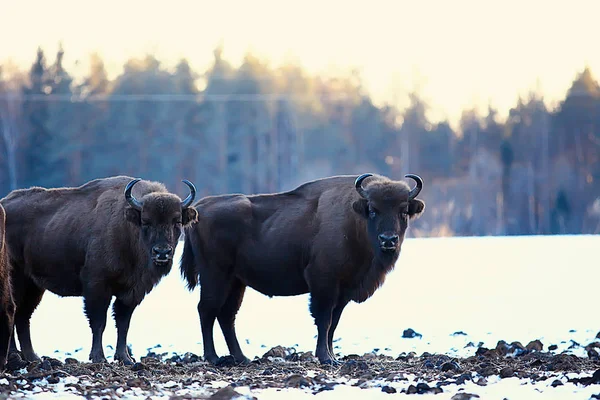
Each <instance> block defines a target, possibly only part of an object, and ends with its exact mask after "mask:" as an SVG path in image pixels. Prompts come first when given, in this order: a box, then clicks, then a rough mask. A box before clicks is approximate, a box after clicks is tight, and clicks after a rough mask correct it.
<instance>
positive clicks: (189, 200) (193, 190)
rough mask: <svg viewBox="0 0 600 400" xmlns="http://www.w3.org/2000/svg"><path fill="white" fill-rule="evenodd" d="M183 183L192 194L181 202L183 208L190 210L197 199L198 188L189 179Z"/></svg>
mask: <svg viewBox="0 0 600 400" xmlns="http://www.w3.org/2000/svg"><path fill="white" fill-rule="evenodd" d="M181 182H183V183H185V184H186V185H187V186H188V187H189V188H190V194H188V197H186V198H185V199H184V200H183V201H182V202H181V208H188V207H189V206H191V205H192V203H193V202H194V199H195V198H196V186H194V184H193V183H192V182H190V181H188V180H187V179H184V180H182V181H181Z"/></svg>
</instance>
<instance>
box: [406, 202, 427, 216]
mask: <svg viewBox="0 0 600 400" xmlns="http://www.w3.org/2000/svg"><path fill="white" fill-rule="evenodd" d="M423 210H425V203H424V202H423V201H421V200H419V199H414V200H411V201H410V203H408V216H409V217H410V218H411V219H412V218H416V217H419V216H420V215H421V213H422V212H423Z"/></svg>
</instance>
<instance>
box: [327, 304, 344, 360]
mask: <svg viewBox="0 0 600 400" xmlns="http://www.w3.org/2000/svg"><path fill="white" fill-rule="evenodd" d="M347 304H348V302H347V301H340V302H339V303H338V305H337V306H336V307H335V308H334V309H333V313H332V316H331V326H330V327H329V334H328V337H327V345H328V347H329V352H330V354H331V358H332V359H334V360H335V354H334V353H333V335H334V333H335V329H336V328H337V326H338V323H339V322H340V317H341V316H342V312H343V311H344V308H345V307H346V305H347Z"/></svg>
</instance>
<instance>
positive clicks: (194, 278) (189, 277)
mask: <svg viewBox="0 0 600 400" xmlns="http://www.w3.org/2000/svg"><path fill="white" fill-rule="evenodd" d="M195 234H196V233H195V232H194V228H188V229H187V230H186V232H185V237H184V241H183V254H182V255H181V264H180V266H179V269H180V270H181V276H182V277H183V278H184V279H185V280H186V282H187V287H188V289H189V290H193V289H194V288H195V287H196V286H198V269H197V268H196V257H195V255H194V246H195V243H194V240H193V238H192V236H193V235H195Z"/></svg>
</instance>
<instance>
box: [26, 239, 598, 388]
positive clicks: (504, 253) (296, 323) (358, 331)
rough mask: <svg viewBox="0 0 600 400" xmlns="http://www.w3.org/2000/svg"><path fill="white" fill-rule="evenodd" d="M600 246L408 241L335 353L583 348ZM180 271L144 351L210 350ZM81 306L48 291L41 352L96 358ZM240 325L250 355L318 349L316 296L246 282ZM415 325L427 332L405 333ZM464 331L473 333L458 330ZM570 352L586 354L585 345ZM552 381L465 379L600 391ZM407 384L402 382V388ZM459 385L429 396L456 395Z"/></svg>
mask: <svg viewBox="0 0 600 400" xmlns="http://www.w3.org/2000/svg"><path fill="white" fill-rule="evenodd" d="M598 249H600V236H553V237H541V236H540V237H486V238H435V239H407V240H406V241H405V244H404V245H403V251H402V254H401V256H400V260H399V262H398V264H397V266H396V269H395V270H394V271H393V272H392V273H391V274H390V275H389V276H388V279H387V281H386V283H385V284H384V286H383V287H382V288H381V289H379V290H378V291H377V292H376V293H375V295H374V296H373V297H372V298H371V299H369V300H368V301H367V302H365V303H363V304H354V303H353V304H350V305H349V306H348V307H347V309H346V311H345V312H344V315H343V316H342V319H341V322H340V324H339V327H338V329H337V331H336V343H335V344H336V345H337V347H338V348H337V349H336V350H337V351H338V352H339V353H341V354H342V355H345V354H352V353H356V354H363V353H366V352H371V351H374V350H376V351H377V352H378V353H382V354H388V355H391V356H397V355H398V354H400V353H402V352H409V351H416V352H417V354H421V353H422V352H424V351H428V352H431V353H443V354H448V355H452V356H470V355H472V354H473V352H474V351H475V350H476V348H474V347H467V348H465V345H466V344H467V343H468V342H474V343H475V344H477V343H478V342H483V343H484V346H486V347H495V345H496V343H497V341H498V340H506V341H507V342H509V343H510V342H512V341H515V340H517V341H520V342H522V343H523V344H527V342H529V341H530V340H534V339H540V340H541V341H542V342H543V343H544V345H545V347H544V350H546V349H547V347H548V346H549V345H551V344H556V345H558V350H557V352H560V351H562V350H566V349H567V348H568V347H569V346H570V345H571V344H572V342H571V340H574V341H576V342H578V343H580V344H584V345H585V344H587V343H589V342H591V341H593V340H594V338H595V335H596V333H597V332H598V331H599V330H600V318H598V317H597V315H598V313H597V312H595V307H596V305H597V299H598V291H597V283H598V282H599V281H600V279H599V278H600V264H599V263H600V261H599V259H598ZM180 252H181V245H180V246H179V247H178V254H180ZM176 259H178V255H177V256H176ZM177 267H178V266H176V267H174V269H173V271H172V272H171V274H170V275H169V276H168V277H167V278H166V279H165V280H163V281H162V282H161V283H160V284H159V285H158V286H157V287H156V288H155V289H154V291H153V292H151V293H150V294H149V295H148V297H147V298H146V299H145V300H144V302H143V303H142V305H141V306H140V307H139V308H138V309H137V310H136V312H135V313H134V316H133V320H132V325H131V329H130V333H129V342H130V343H131V346H132V348H133V356H134V358H139V357H140V356H142V355H145V354H146V353H147V350H148V349H149V348H153V347H155V346H156V345H160V346H161V347H160V351H169V352H170V351H173V352H177V353H184V352H188V351H189V352H193V353H196V354H199V355H201V354H202V346H201V335H200V327H199V320H198V315H197V311H196V305H197V302H198V298H199V291H198V289H196V290H195V291H194V292H191V293H190V292H188V291H187V290H186V289H185V286H184V283H183V281H182V280H181V278H180V275H179V271H178V268H177ZM82 304H83V303H82V299H81V298H58V297H56V296H54V295H53V294H51V293H47V294H46V295H45V297H44V300H43V301H42V303H41V305H40V307H39V308H38V309H37V311H36V312H35V313H34V315H33V318H32V338H33V343H34V346H35V348H36V351H37V353H38V354H39V355H47V356H52V357H56V358H59V359H64V358H65V357H74V358H77V359H79V360H81V361H86V360H87V356H88V354H89V348H90V343H91V332H90V330H89V327H88V324H87V320H86V319H85V317H84V314H83V311H82ZM110 321H111V322H110V323H109V324H108V325H107V329H106V332H105V335H104V343H105V345H106V347H107V349H106V354H107V356H108V357H109V360H111V359H112V353H113V350H112V346H114V345H115V341H116V330H115V328H114V323H113V322H112V320H110ZM236 325H237V331H238V336H239V338H240V340H241V343H242V347H243V349H244V351H245V353H246V355H247V356H248V357H250V358H253V357H254V356H262V355H263V354H264V353H265V351H266V350H268V349H269V348H271V347H273V346H276V345H282V346H293V347H296V348H297V349H298V350H300V351H309V350H314V346H315V336H316V328H315V326H314V324H313V321H312V318H311V317H310V315H309V312H308V296H307V295H304V296H297V297H288V298H283V297H276V298H268V297H266V296H263V295H261V294H259V293H257V292H255V291H253V290H248V291H247V294H246V297H245V300H244V303H243V305H242V308H241V310H240V313H239V314H238V319H237V324H236ZM407 328H412V329H414V330H415V331H417V332H419V333H421V334H422V335H423V336H422V337H421V338H413V339H406V338H402V332H403V330H404V329H407ZM457 331H462V332H465V333H467V335H452V333H454V332H457ZM216 333H217V334H216V335H215V338H216V345H217V351H218V352H219V353H220V354H221V355H226V354H227V352H226V346H225V343H224V340H223V338H222V335H221V333H220V330H219V329H218V327H217V328H216ZM160 351H158V350H157V352H160ZM571 351H573V353H574V354H577V355H579V356H585V351H584V350H583V348H581V347H580V348H575V349H573V350H571ZM569 376H571V375H569ZM563 380H564V381H565V382H566V376H565V377H564V379H563ZM550 383H551V382H550V381H545V382H539V383H535V384H532V383H530V382H529V383H528V382H526V381H523V380H519V379H516V378H509V379H503V380H500V379H499V378H498V379H497V380H494V379H489V385H488V386H485V387H482V386H477V385H475V384H474V383H467V384H466V385H463V386H461V387H463V388H464V389H465V391H466V392H470V393H477V394H479V395H480V396H481V397H482V398H486V399H496V398H497V399H503V398H505V397H506V398H510V399H517V398H522V399H536V398H544V399H570V398H577V399H588V398H589V397H590V395H591V394H595V393H599V392H600V387H596V386H597V385H591V386H588V387H585V388H584V387H580V386H575V385H573V384H571V383H567V384H565V385H564V386H559V387H557V388H552V387H549V385H550ZM406 385H408V383H407V382H402V383H401V386H399V388H400V387H404V386H406ZM365 390H367V392H365ZM368 391H369V389H359V388H357V387H351V386H349V385H338V386H336V389H335V390H333V391H326V392H322V393H320V394H319V395H318V397H319V398H322V399H330V398H336V399H337V398H343V397H345V396H354V395H365V394H367V393H369V397H370V398H379V397H384V396H388V395H387V394H386V393H383V392H381V389H380V388H377V389H373V390H372V392H368ZM457 391H458V388H456V389H455V390H452V389H449V390H445V391H444V393H443V394H440V395H435V396H434V395H421V397H423V398H428V397H430V396H431V397H435V398H437V399H445V398H448V399H449V398H450V397H451V395H452V394H454V393H456V392H457ZM252 395H254V396H256V397H257V398H259V399H272V398H282V395H283V393H282V392H281V391H275V390H266V391H263V392H254V391H253V392H252ZM313 396H314V395H313V394H309V392H304V391H302V390H300V389H293V390H292V389H290V391H289V392H286V393H285V398H286V399H295V398H311V397H313Z"/></svg>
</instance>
